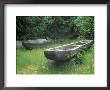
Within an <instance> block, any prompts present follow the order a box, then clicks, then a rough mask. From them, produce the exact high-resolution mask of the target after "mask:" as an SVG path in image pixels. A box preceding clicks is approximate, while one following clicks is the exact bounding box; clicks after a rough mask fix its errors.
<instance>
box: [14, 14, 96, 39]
mask: <svg viewBox="0 0 110 90" xmlns="http://www.w3.org/2000/svg"><path fill="white" fill-rule="evenodd" d="M16 33H17V34H16V35H17V40H26V39H35V38H51V39H59V38H75V37H81V38H87V39H93V37H94V17H92V16H85V17H83V16H17V17H16Z"/></svg>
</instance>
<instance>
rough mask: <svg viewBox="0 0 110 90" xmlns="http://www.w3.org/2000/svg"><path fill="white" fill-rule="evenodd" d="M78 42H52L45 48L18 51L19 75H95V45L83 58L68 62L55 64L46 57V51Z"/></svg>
mask: <svg viewBox="0 0 110 90" xmlns="http://www.w3.org/2000/svg"><path fill="white" fill-rule="evenodd" d="M75 41H77V40H64V42H59V41H58V42H56V43H55V42H52V43H49V44H48V45H46V46H45V47H43V48H37V49H33V50H32V51H29V50H26V49H17V50H16V73H17V74H94V45H92V46H91V48H90V49H88V50H85V51H84V52H83V53H81V54H82V55H81V58H80V59H79V58H73V59H72V60H70V61H67V62H54V61H53V60H48V59H47V58H46V57H45V56H44V52H43V51H44V50H45V49H47V48H51V47H56V46H59V45H63V44H67V43H71V42H75Z"/></svg>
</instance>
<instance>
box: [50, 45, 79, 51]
mask: <svg viewBox="0 0 110 90" xmlns="http://www.w3.org/2000/svg"><path fill="white" fill-rule="evenodd" d="M76 47H78V46H75V45H67V46H62V47H58V48H53V49H51V50H70V49H74V48H76Z"/></svg>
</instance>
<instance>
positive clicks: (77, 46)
mask: <svg viewBox="0 0 110 90" xmlns="http://www.w3.org/2000/svg"><path fill="white" fill-rule="evenodd" d="M92 44H93V40H82V41H79V42H76V43H70V44H66V45H62V46H59V47H55V48H49V49H46V50H45V51H44V55H45V56H46V58H48V59H50V60H55V61H66V60H70V59H71V58H72V57H73V56H74V55H75V54H77V53H78V52H79V51H80V50H81V49H82V48H88V47H90V46H91V45H92Z"/></svg>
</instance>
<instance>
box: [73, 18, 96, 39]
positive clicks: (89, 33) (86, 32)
mask: <svg viewBox="0 0 110 90" xmlns="http://www.w3.org/2000/svg"><path fill="white" fill-rule="evenodd" d="M74 23H75V25H76V26H77V27H78V29H79V36H80V37H81V38H87V39H93V38H94V17H92V16H79V17H77V19H76V20H75V21H74Z"/></svg>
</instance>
